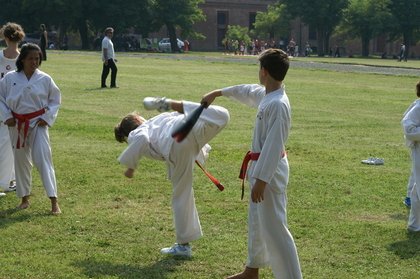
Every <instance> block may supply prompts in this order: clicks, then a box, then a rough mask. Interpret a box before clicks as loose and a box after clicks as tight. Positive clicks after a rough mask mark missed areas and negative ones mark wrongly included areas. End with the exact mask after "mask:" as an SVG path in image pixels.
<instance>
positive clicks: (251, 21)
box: [248, 13, 257, 30]
mask: <svg viewBox="0 0 420 279" xmlns="http://www.w3.org/2000/svg"><path fill="white" fill-rule="evenodd" d="M256 17H257V13H249V26H248V29H249V30H252V29H254V28H255V26H254V23H255V19H256Z"/></svg>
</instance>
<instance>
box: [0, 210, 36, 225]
mask: <svg viewBox="0 0 420 279" xmlns="http://www.w3.org/2000/svg"><path fill="white" fill-rule="evenodd" d="M21 211H22V209H19V208H17V207H15V208H10V209H6V210H2V211H0V228H2V227H6V226H8V225H10V224H12V223H18V222H23V221H25V220H28V219H30V218H31V217H32V216H31V215H30V214H27V213H26V214H18V215H14V214H15V213H18V212H21Z"/></svg>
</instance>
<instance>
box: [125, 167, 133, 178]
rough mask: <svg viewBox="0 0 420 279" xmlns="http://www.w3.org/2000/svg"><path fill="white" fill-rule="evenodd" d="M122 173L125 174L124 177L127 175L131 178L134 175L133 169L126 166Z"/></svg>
mask: <svg viewBox="0 0 420 279" xmlns="http://www.w3.org/2000/svg"><path fill="white" fill-rule="evenodd" d="M124 175H125V177H128V178H133V176H134V170H133V169H130V168H128V169H127V170H126V171H125V172H124Z"/></svg>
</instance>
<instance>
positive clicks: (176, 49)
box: [166, 23, 180, 52]
mask: <svg viewBox="0 0 420 279" xmlns="http://www.w3.org/2000/svg"><path fill="white" fill-rule="evenodd" d="M166 28H167V29H168V33H169V41H170V42H171V50H172V52H180V49H179V47H178V41H177V38H176V30H175V26H174V25H173V24H171V23H166Z"/></svg>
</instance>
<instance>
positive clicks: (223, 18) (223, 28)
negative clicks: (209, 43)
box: [217, 11, 229, 48]
mask: <svg viewBox="0 0 420 279" xmlns="http://www.w3.org/2000/svg"><path fill="white" fill-rule="evenodd" d="M228 24H229V12H228V11H217V47H219V48H223V42H222V41H223V39H224V38H225V36H226V32H227V27H228Z"/></svg>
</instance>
